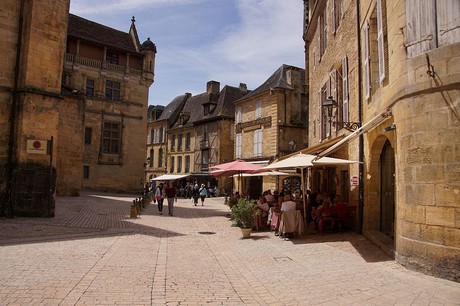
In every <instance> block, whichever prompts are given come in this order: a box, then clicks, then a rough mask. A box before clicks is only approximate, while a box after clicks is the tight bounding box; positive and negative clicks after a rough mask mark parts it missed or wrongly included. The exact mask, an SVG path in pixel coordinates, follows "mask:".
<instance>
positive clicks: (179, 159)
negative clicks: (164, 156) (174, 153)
mask: <svg viewBox="0 0 460 306" xmlns="http://www.w3.org/2000/svg"><path fill="white" fill-rule="evenodd" d="M181 172H182V156H178V157H177V173H181Z"/></svg>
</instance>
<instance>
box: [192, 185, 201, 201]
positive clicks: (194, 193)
mask: <svg viewBox="0 0 460 306" xmlns="http://www.w3.org/2000/svg"><path fill="white" fill-rule="evenodd" d="M192 197H193V204H195V206H196V205H197V204H198V198H199V197H200V192H199V191H198V184H195V186H194V187H193V190H192Z"/></svg>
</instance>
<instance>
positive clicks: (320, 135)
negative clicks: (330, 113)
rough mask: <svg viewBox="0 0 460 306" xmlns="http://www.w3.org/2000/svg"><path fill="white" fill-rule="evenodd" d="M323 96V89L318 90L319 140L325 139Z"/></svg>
mask: <svg viewBox="0 0 460 306" xmlns="http://www.w3.org/2000/svg"><path fill="white" fill-rule="evenodd" d="M321 97H322V92H321V89H320V90H319V91H318V112H319V113H318V137H319V140H320V141H321V140H323V110H322V106H323V101H322V99H321Z"/></svg>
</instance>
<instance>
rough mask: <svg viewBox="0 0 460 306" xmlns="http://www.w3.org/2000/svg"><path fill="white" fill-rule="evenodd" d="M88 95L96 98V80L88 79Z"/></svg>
mask: <svg viewBox="0 0 460 306" xmlns="http://www.w3.org/2000/svg"><path fill="white" fill-rule="evenodd" d="M86 95H87V96H88V97H94V80H91V79H86Z"/></svg>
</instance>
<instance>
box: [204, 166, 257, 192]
mask: <svg viewBox="0 0 460 306" xmlns="http://www.w3.org/2000/svg"><path fill="white" fill-rule="evenodd" d="M209 168H210V169H214V170H213V171H211V172H209V173H211V174H212V175H214V176H216V177H218V176H221V175H226V176H231V175H235V174H238V175H240V184H241V174H242V173H252V172H254V171H255V170H259V169H261V168H262V166H259V165H256V164H253V163H250V162H247V161H244V160H241V159H237V160H234V161H231V162H228V163H224V164H219V165H215V166H212V167H209ZM239 191H240V186H239V185H238V192H239Z"/></svg>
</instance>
